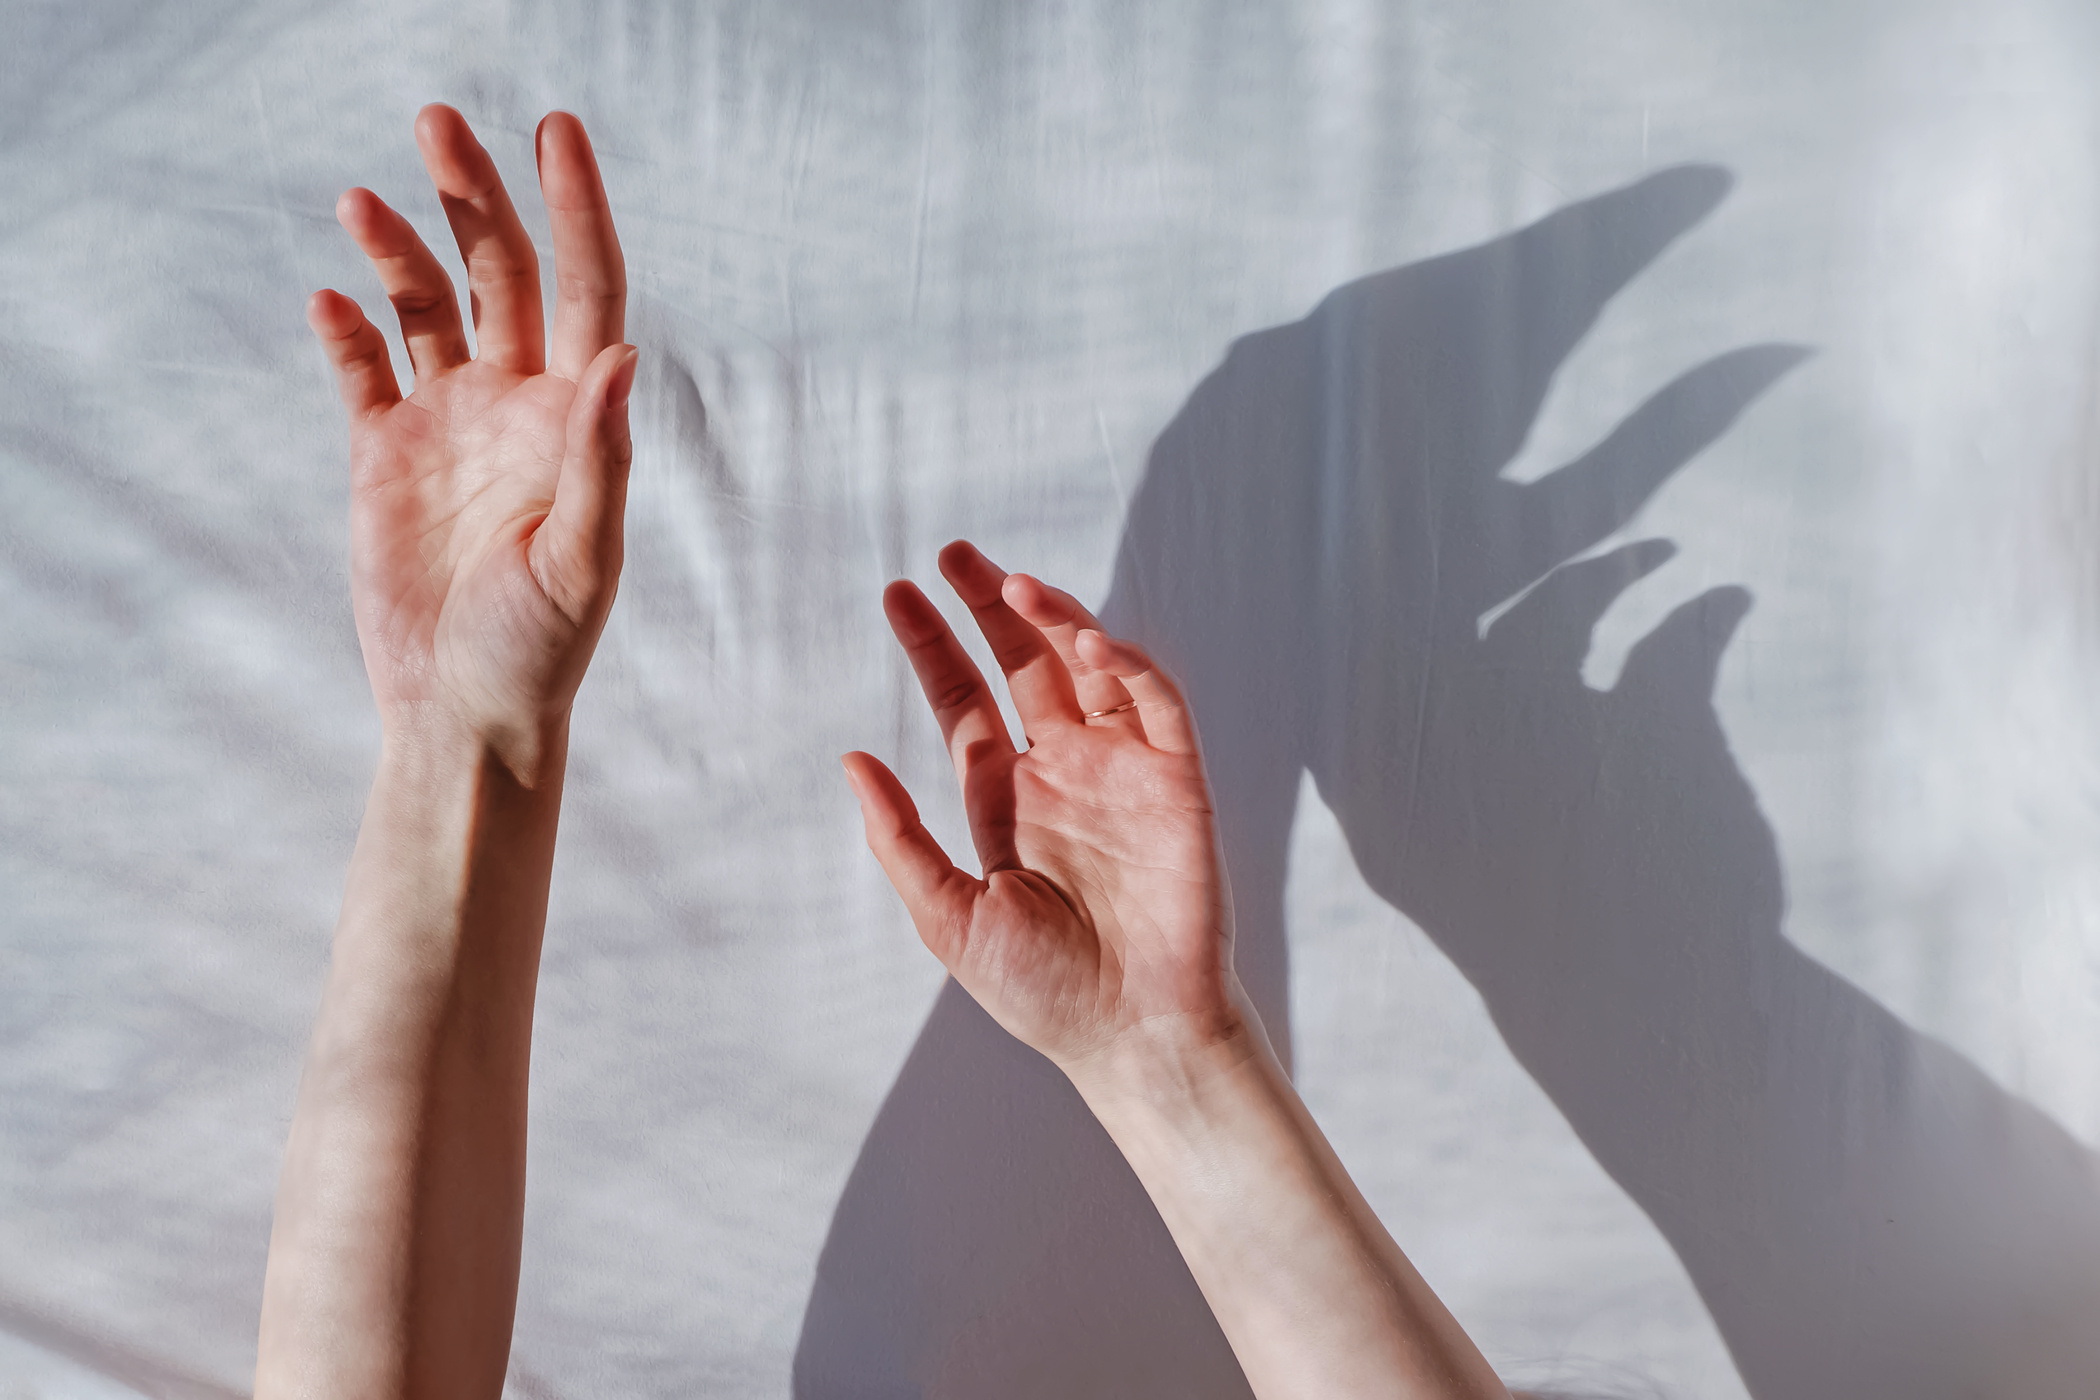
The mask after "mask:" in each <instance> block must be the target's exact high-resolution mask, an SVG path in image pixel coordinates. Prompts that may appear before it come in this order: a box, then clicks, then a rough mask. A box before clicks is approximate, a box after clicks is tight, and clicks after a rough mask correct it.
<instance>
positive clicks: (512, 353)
mask: <svg viewBox="0 0 2100 1400" xmlns="http://www.w3.org/2000/svg"><path fill="white" fill-rule="evenodd" d="M416 147H417V149H418V150H420V151H421V152H422V153H423V168H424V169H426V170H428V171H429V172H430V183H432V184H433V185H436V186H437V192H438V201H439V202H440V203H441V204H443V205H444V206H445V218H446V220H447V221H448V222H449V223H450V224H451V225H452V237H453V238H454V239H455V240H456V241H457V242H458V244H459V255H460V256H461V257H462V258H464V259H466V263H467V288H468V290H469V292H471V294H472V295H473V299H474V341H475V346H474V353H475V357H476V358H477V359H481V360H485V361H487V362H488V363H490V364H492V365H499V366H501V367H502V368H504V369H507V370H512V371H515V372H516V373H518V374H538V373H539V372H540V371H541V370H542V369H544V368H546V364H547V333H546V329H545V325H544V323H543V322H542V321H541V319H540V259H539V254H537V253H535V252H534V251H533V248H532V239H531V238H529V237H527V236H526V233H525V225H523V224H521V223H519V222H518V211H517V210H516V209H513V208H512V207H511V203H510V195H509V194H508V193H507V192H506V191H505V190H504V188H503V178H502V176H500V175H498V174H497V173H496V162H495V161H493V160H491V159H489V153H488V152H487V151H485V150H483V149H482V147H481V143H480V142H479V141H477V140H475V139H474V133H473V132H472V131H470V130H469V129H468V128H467V119H466V118H465V117H462V116H461V115H460V114H459V113H458V112H455V111H454V110H453V109H452V108H450V107H447V106H446V105H445V104H444V103H442V102H433V103H431V104H430V105H429V106H428V107H425V108H424V109H423V110H422V111H421V112H419V113H417V115H416Z"/></svg>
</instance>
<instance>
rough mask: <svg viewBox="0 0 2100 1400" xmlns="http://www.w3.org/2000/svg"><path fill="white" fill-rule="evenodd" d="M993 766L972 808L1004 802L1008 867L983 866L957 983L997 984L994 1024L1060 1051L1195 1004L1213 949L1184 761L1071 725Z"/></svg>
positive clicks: (1120, 735)
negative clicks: (1009, 822) (1009, 823)
mask: <svg viewBox="0 0 2100 1400" xmlns="http://www.w3.org/2000/svg"><path fill="white" fill-rule="evenodd" d="M1004 766H1005V768H1006V770H1007V776H1006V777H1005V779H1004V780H1003V781H1002V780H1001V778H1000V775H999V774H998V768H997V766H996V765H994V766H993V769H992V772H990V773H987V774H986V775H985V777H986V781H985V783H984V785H983V792H982V794H981V796H979V795H975V794H973V797H974V798H975V800H974V801H973V808H979V807H981V808H983V809H985V810H986V814H987V815H991V813H992V812H995V811H996V810H997V808H998V807H999V806H1000V805H1002V804H1009V805H1010V808H1011V811H1012V813H1013V828H1012V842H1011V844H1012V850H1013V852H1014V857H1015V859H1016V860H1017V862H1018V864H1017V865H1015V866H1013V867H1008V868H1002V869H994V870H992V871H991V872H990V873H989V874H988V875H987V877H986V880H985V885H984V892H983V894H982V895H980V896H979V897H978V899H977V901H976V903H975V905H974V906H973V908H972V909H971V918H970V927H969V933H968V936H967V938H966V940H965V943H964V952H963V955H962V957H961V958H960V959H959V961H958V965H957V967H956V969H955V972H956V977H957V980H959V981H961V982H962V984H963V985H964V987H965V988H967V989H968V990H969V991H971V992H972V993H973V994H978V993H979V989H980V988H986V989H990V988H995V987H996V988H999V989H1000V996H999V997H998V1001H999V1003H1000V1005H1001V1006H1002V1007H1003V1008H1005V1010H1004V1011H1003V1013H1002V1014H1000V1019H1001V1020H1002V1022H1005V1023H1007V1029H1009V1030H1011V1031H1013V1032H1014V1033H1015V1034H1016V1035H1019V1036H1020V1037H1021V1038H1022V1039H1024V1040H1027V1041H1029V1042H1030V1043H1056V1044H1059V1045H1060V1046H1062V1045H1065V1044H1067V1043H1069V1042H1074V1041H1083V1040H1085V1039H1087V1038H1089V1037H1098V1036H1101V1035H1112V1034H1115V1033H1117V1032H1119V1031H1122V1030H1125V1029H1128V1028H1129V1027H1130V1026H1132V1025H1135V1024H1137V1023H1139V1022H1142V1021H1144V1020H1146V1019H1149V1018H1150V1017H1153V1016H1159V1015H1174V1014H1177V1013H1179V1012H1182V1011H1185V1010H1187V1009H1189V1008H1190V1007H1191V1006H1192V1005H1194V1004H1196V1003H1198V1002H1200V1001H1201V999H1202V997H1203V996H1204V994H1205V992H1206V989H1207V987H1208V986H1209V984H1210V983H1211V982H1212V981H1213V980H1214V979H1215V977H1216V975H1217V970H1218V969H1217V964H1218V963H1219V962H1220V960H1221V959H1222V957H1223V955H1224V951H1225V950H1224V948H1223V946H1222V943H1221V941H1220V939H1219V938H1218V936H1217V931H1218V930H1219V929H1220V928H1221V927H1222V913H1223V911H1222V910H1221V909H1220V908H1218V907H1217V905H1218V899H1217V893H1216V892H1217V891H1218V887H1219V880H1218V878H1217V858H1216V851H1215V845H1214V841H1213V832H1212V829H1211V817H1210V810H1209V803H1208V798H1207V796H1206V794H1205V791H1204V785H1203V775H1202V771H1201V768H1200V767H1199V766H1198V764H1197V763H1196V761H1195V759H1194V758H1193V756H1188V755H1179V754H1169V753H1161V752H1160V751H1158V750H1157V749H1154V748H1152V747H1150V746H1149V745H1148V744H1146V743H1145V741H1144V740H1143V739H1142V738H1140V737H1138V736H1136V735H1134V734H1132V733H1130V732H1129V731H1127V730H1123V729H1106V728H1102V729H1095V728H1081V729H1073V730H1069V731H1065V732H1062V733H1059V734H1058V735H1056V736H1055V737H1050V738H1045V739H1044V740H1042V741H1039V742H1038V743H1037V745H1036V746H1035V747H1034V748H1033V749H1031V750H1029V751H1028V752H1027V753H1026V754H1020V755H1016V756H1015V758H1014V760H1013V761H1012V762H1011V763H1010V764H1007V765H1004ZM973 816H974V812H973ZM972 825H973V827H980V828H981V827H983V826H984V825H985V823H982V822H979V821H975V820H973V822H972ZM989 999H990V998H989V997H988V996H987V995H983V994H980V995H979V1000H981V1001H984V1000H989ZM1073 1048H1077V1046H1074V1047H1073Z"/></svg>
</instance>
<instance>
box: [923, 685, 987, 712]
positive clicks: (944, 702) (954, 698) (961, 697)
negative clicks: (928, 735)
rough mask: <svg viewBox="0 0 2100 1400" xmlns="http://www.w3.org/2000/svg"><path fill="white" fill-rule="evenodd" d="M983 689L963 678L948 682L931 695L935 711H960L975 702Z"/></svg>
mask: <svg viewBox="0 0 2100 1400" xmlns="http://www.w3.org/2000/svg"><path fill="white" fill-rule="evenodd" d="M983 689H984V687H983V686H981V685H979V684H978V683H977V682H976V681H974V680H970V679H968V678H964V679H962V680H955V681H950V682H948V683H947V684H946V685H944V686H942V687H941V688H940V689H939V690H937V691H935V692H934V694H933V708H934V709H935V711H937V712H938V711H943V710H954V709H960V708H961V707H962V706H964V705H967V704H969V703H970V702H971V701H972V700H975V699H976V698H977V696H978V693H979V692H980V691H981V690H983Z"/></svg>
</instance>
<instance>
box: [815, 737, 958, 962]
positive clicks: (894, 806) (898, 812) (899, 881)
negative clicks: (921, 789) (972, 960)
mask: <svg viewBox="0 0 2100 1400" xmlns="http://www.w3.org/2000/svg"><path fill="white" fill-rule="evenodd" d="M839 761H840V762H841V763H843V764H845V766H846V781H847V782H848V783H851V784H852V785H853V795H854V796H855V797H857V798H859V799H860V816H861V821H862V823H863V824H864V825H865V826H866V827H867V834H868V849H869V850H871V851H873V852H874V853H875V859H876V860H877V861H879V862H880V863H881V865H882V873H883V874H885V875H887V876H888V877H889V880H890V884H891V885H892V886H894V887H895V888H896V891H897V893H898V894H899V895H900V896H901V897H902V898H903V900H904V907H905V908H906V909H907V910H909V911H910V912H911V921H912V926H913V927H914V928H916V929H918V931H919V940H920V941H921V942H922V943H924V944H925V945H926V947H927V949H928V950H929V951H931V952H932V953H933V955H934V956H935V957H937V958H939V959H940V960H941V962H942V964H943V965H945V966H947V967H949V968H953V967H954V966H955V964H956V961H957V960H958V959H959V958H961V956H962V952H963V945H964V944H965V942H967V941H968V931H969V927H970V910H971V907H972V906H973V905H974V904H975V903H976V900H977V895H978V892H979V891H980V890H981V889H982V888H983V885H982V883H981V882H980V881H978V880H976V879H974V878H972V877H971V876H969V875H967V874H965V873H963V872H962V871H961V870H958V869H956V867H955V862H953V861H951V860H949V859H948V853H947V852H946V851H943V850H942V849H941V844H940V842H938V841H936V840H934V839H933V833H932V832H930V831H928V830H927V829H926V824H925V823H924V822H922V821H920V820H919V809H918V807H917V806H916V805H915V804H914V803H913V802H912V800H911V794H910V793H908V792H906V791H905V790H904V784H902V783H900V782H898V781H897V775H896V774H894V773H892V772H890V770H889V769H888V768H886V767H885V766H883V763H882V760H881V759H878V758H876V757H875V756H874V755H872V754H865V753H858V752H855V753H849V754H846V755H844V756H843V757H842V758H841V759H840V760H839Z"/></svg>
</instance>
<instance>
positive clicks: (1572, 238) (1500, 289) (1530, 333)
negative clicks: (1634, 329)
mask: <svg viewBox="0 0 2100 1400" xmlns="http://www.w3.org/2000/svg"><path fill="white" fill-rule="evenodd" d="M1734 183H1735V180H1734V177H1733V176H1731V175H1730V174H1729V173H1728V172H1727V171H1726V170H1723V169H1721V168H1720V167H1719V166H1712V165H1682V166H1677V167H1675V168H1673V169H1670V170H1663V171H1658V172H1657V173H1655V174H1654V175H1650V176H1649V177H1647V178H1646V179H1644V180H1639V181H1636V182H1635V183H1633V184H1631V185H1627V186H1624V187H1623V188H1620V189H1616V190H1612V191H1609V192H1608V193H1605V194H1601V195H1597V196H1595V197H1593V198H1590V199H1586V200H1583V201H1581V202H1580V203H1576V204H1569V205H1564V206H1562V207H1561V208H1560V209H1557V210H1555V211H1554V212H1553V213H1551V214H1548V215H1547V216H1546V217H1545V218H1543V219H1541V220H1539V221H1538V222H1537V223H1535V224H1532V225H1531V226H1530V227H1529V228H1525V229H1522V230H1519V231H1518V232H1517V233H1515V234H1513V235H1511V236H1510V237H1509V238H1506V239H1498V240H1496V241H1495V242H1493V243H1488V244H1484V245H1482V246H1481V247H1479V248H1476V249H1474V250H1472V251H1471V252H1468V253H1465V254H1461V255H1460V257H1459V258H1458V259H1454V262H1456V263H1457V264H1458V268H1457V269H1456V271H1458V272H1459V274H1460V275H1458V276H1453V275H1452V274H1451V273H1446V276H1447V278H1450V280H1451V281H1452V282H1453V283H1454V284H1455V285H1457V286H1465V287H1477V288H1478V293H1477V295H1478V296H1479V297H1480V298H1481V300H1482V301H1484V302H1488V304H1490V305H1495V306H1498V307H1502V306H1506V307H1508V308H1509V311H1508V312H1507V313H1500V312H1498V313H1497V314H1498V315H1502V316H1504V317H1505V320H1504V324H1505V325H1506V328H1507V329H1506V331H1505V332H1504V333H1506V334H1508V335H1509V336H1510V337H1511V339H1510V340H1509V342H1508V345H1509V350H1508V351H1507V352H1506V353H1508V354H1509V356H1510V360H1509V364H1510V366H1511V368H1512V369H1513V370H1514V372H1515V373H1514V382H1513V383H1512V384H1511V385H1510V386H1509V389H1510V391H1511V392H1513V393H1514V396H1515V404H1514V411H1506V412H1505V415H1504V416H1505V417H1506V421H1507V422H1508V423H1509V424H1510V425H1511V426H1513V427H1515V428H1516V429H1517V430H1518V431H1519V432H1521V431H1522V430H1523V428H1524V427H1525V426H1526V425H1528V424H1529V423H1530V422H1531V421H1532V419H1533V417H1534V416H1535V415H1536V414H1537V412H1538V407H1539V404H1540V403H1541V402H1542V401H1543V400H1544V398H1545V394H1546V389H1547V387H1548V386H1549V385H1550V384H1551V383H1552V379H1553V375H1554V373H1555V371H1556V370H1558V369H1559V367H1560V365H1561V363H1562V362H1563V361H1565V360H1566V359H1567V357H1568V355H1569V354H1570V353H1571V352H1572V351H1573V350H1574V348H1575V346H1576V344H1577V343H1579V342H1580V341H1581V339H1582V338H1583V336H1584V335H1586V334H1588V333H1589V329H1590V327H1591V326H1593V325H1595V324H1596V323H1597V318H1598V316H1599V315H1601V314H1602V313H1603V310H1604V308H1605V306H1606V305H1607V304H1609V303H1610V301H1611V299H1612V298H1613V297H1615V296H1617V295H1618V293H1619V290H1620V289H1621V288H1622V287H1624V286H1626V284H1627V283H1629V282H1631V281H1632V280H1633V279H1634V278H1635V277H1636V276H1638V275H1639V274H1640V272H1641V271H1642V269H1644V268H1646V267H1647V266H1648V265H1649V264H1650V263H1652V262H1654V261H1655V259H1656V258H1658V257H1660V256H1661V255H1662V252H1663V250H1664V249H1665V248H1667V247H1669V245H1670V244H1671V243H1672V242H1674V241H1675V240H1676V239H1677V238H1678V237H1679V236H1680V235H1682V234H1683V233H1684V232H1685V231H1686V230H1688V229H1690V228H1691V227H1692V226H1693V225H1695V224H1697V223H1698V222H1699V221H1700V220H1701V219H1703V218H1705V217H1706V216H1707V215H1708V214H1709V213H1711V212H1712V211H1713V209H1714V207H1715V206H1716V205H1718V204H1719V203H1720V202H1721V200H1722V199H1723V198H1724V197H1725V196H1726V195H1727V193H1728V190H1729V187H1730V186H1731V185H1733V184H1734ZM1475 279H1477V280H1475ZM1491 297H1492V298H1493V300H1492V301H1488V299H1489V298H1491ZM1447 304H1450V305H1463V303H1460V302H1458V301H1456V300H1452V301H1449V302H1447ZM1484 309H1485V308H1484V307H1469V308H1467V309H1466V310H1464V311H1462V312H1461V313H1460V314H1461V315H1465V316H1474V317H1477V316H1479V315H1480V314H1481V313H1482V311H1483V310H1484ZM1445 359H1446V360H1447V361H1448V362H1449V363H1451V364H1452V365H1454V366H1461V367H1462V366H1466V365H1467V364H1468V361H1467V360H1466V359H1464V358H1463V357H1451V356H1446V357H1445ZM1502 401H1503V400H1501V399H1499V398H1498V400H1497V402H1498V404H1499V403H1501V402H1502ZM1516 447H1517V444H1516V443H1514V442H1513V443H1510V444H1508V450H1509V451H1511V452H1514V451H1515V450H1516ZM1503 460H1504V459H1503V458H1502V456H1501V455H1500V454H1499V453H1489V454H1483V455H1482V456H1481V458H1480V461H1481V464H1482V465H1483V466H1484V467H1485V468H1486V469H1487V470H1488V471H1490V472H1493V471H1496V470H1499V469H1500V467H1501V465H1502V462H1503ZM1566 557H1567V556H1566V555H1562V556H1561V558H1566ZM1559 562H1560V560H1559V559H1554V560H1551V561H1549V562H1548V564H1547V565H1546V566H1545V567H1544V568H1541V569H1540V571H1539V572H1540V573H1543V572H1544V571H1545V568H1550V567H1552V565H1553V564H1557V563H1559ZM1531 577H1532V578H1536V577H1538V574H1533V575H1531ZM1527 581H1528V580H1527Z"/></svg>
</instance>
